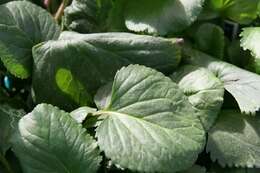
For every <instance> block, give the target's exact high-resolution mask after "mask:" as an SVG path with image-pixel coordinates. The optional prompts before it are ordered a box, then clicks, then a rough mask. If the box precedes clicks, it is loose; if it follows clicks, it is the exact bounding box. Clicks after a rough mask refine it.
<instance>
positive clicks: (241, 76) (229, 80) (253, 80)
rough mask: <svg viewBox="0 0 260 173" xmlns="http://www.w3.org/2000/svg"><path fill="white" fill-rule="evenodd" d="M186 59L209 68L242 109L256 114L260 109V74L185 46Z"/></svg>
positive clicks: (247, 112)
mask: <svg viewBox="0 0 260 173" xmlns="http://www.w3.org/2000/svg"><path fill="white" fill-rule="evenodd" d="M183 53H184V54H185V55H184V57H185V61H187V62H188V63H190V64H193V65H198V66H202V67H206V68H208V69H209V70H210V71H212V72H213V73H214V74H215V75H216V76H217V77H218V78H219V79H220V80H221V81H222V82H223V83H224V87H225V89H226V90H227V91H228V92H229V93H230V94H231V95H232V96H233V97H234V98H235V99H236V101H237V103H238V105H239V107H240V110H241V111H242V112H244V113H246V114H255V112H256V111H258V110H259V109H260V99H259V97H260V76H259V75H257V74H255V73H252V72H249V71H246V70H243V69H241V68H239V67H236V66H234V65H232V64H229V63H226V62H223V61H220V60H218V59H215V58H212V57H211V56H209V55H207V54H204V53H202V52H200V51H197V50H194V49H191V48H188V47H185V48H184V51H183Z"/></svg>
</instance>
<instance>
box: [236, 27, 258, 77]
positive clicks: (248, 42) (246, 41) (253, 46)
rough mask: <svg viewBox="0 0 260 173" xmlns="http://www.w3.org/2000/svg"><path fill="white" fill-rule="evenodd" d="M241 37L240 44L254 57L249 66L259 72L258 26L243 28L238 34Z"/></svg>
mask: <svg viewBox="0 0 260 173" xmlns="http://www.w3.org/2000/svg"><path fill="white" fill-rule="evenodd" d="M240 36H241V37H242V38H241V40H240V45H241V47H242V48H243V49H244V50H249V51H250V52H251V54H252V56H253V58H254V60H253V61H252V62H251V63H250V66H251V67H252V68H253V70H255V71H256V72H257V73H260V46H259V45H260V41H259V39H260V27H248V28H244V29H243V32H242V33H241V34H240Z"/></svg>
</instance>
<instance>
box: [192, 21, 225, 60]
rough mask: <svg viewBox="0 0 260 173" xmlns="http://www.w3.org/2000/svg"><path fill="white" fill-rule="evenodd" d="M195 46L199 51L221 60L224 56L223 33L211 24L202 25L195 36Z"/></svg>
mask: <svg viewBox="0 0 260 173" xmlns="http://www.w3.org/2000/svg"><path fill="white" fill-rule="evenodd" d="M194 38H195V44H196V46H197V48H198V49H199V50H201V51H204V52H206V53H208V54H209V55H211V56H213V57H216V58H219V59H222V58H223V55H224V46H225V41H224V39H225V37H224V31H223V30H222V28H220V27H219V26H217V25H214V24H211V23H205V24H202V25H201V26H200V27H199V28H198V31H197V32H196V34H195V36H194Z"/></svg>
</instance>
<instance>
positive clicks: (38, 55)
mask: <svg viewBox="0 0 260 173" xmlns="http://www.w3.org/2000/svg"><path fill="white" fill-rule="evenodd" d="M33 57H34V64H35V68H34V75H33V88H34V91H35V95H36V101H37V102H38V103H42V102H44V103H51V104H53V105H56V106H60V107H61V108H64V109H66V110H73V109H75V108H77V107H79V104H80V105H81V106H85V105H89V104H90V103H89V100H91V99H87V98H88V97H87V96H89V97H90V98H91V96H93V95H94V94H95V93H96V91H97V90H98V88H99V87H101V86H103V85H105V84H106V83H107V82H110V81H112V80H113V77H114V75H115V74H116V72H117V70H118V69H120V68H121V67H122V66H124V65H128V64H142V65H146V66H149V67H153V68H155V69H158V70H160V71H162V72H165V73H170V72H171V71H172V70H174V69H175V68H176V67H177V66H178V64H179V62H180V48H179V46H178V43H176V40H174V39H165V38H161V37H152V36H145V35H136V34H130V33H102V34H77V33H73V32H65V33H63V34H62V36H61V37H60V40H58V41H49V42H46V43H44V44H40V45H37V46H36V47H34V50H33ZM61 69H62V70H61ZM59 72H62V74H63V73H64V72H66V73H65V74H67V76H68V77H66V78H65V77H64V75H58V74H59ZM57 76H60V77H59V78H57ZM57 79H58V80H57ZM68 79H69V80H68ZM79 86H80V87H79Z"/></svg>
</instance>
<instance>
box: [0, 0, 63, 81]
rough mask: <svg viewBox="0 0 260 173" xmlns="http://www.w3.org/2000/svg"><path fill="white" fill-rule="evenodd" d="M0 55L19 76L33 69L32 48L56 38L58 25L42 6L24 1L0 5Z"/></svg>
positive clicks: (12, 71)
mask: <svg viewBox="0 0 260 173" xmlns="http://www.w3.org/2000/svg"><path fill="white" fill-rule="evenodd" d="M0 16H4V17H1V18H0V57H1V60H2V61H3V63H4V65H5V67H6V68H7V69H8V70H9V71H10V72H11V73H12V74H13V75H15V76H17V77H19V78H28V77H29V76H30V75H31V70H32V62H33V60H32V51H31V49H32V47H33V46H34V45H36V44H38V43H40V42H43V41H47V40H52V39H57V38H58V36H59V33H60V28H59V26H58V25H57V24H56V23H55V21H54V19H53V18H52V17H51V15H50V14H49V13H48V12H47V11H45V10H44V9H42V8H40V7H38V6H36V5H34V4H32V3H30V2H27V1H15V2H10V3H7V4H4V5H1V6H0Z"/></svg>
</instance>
